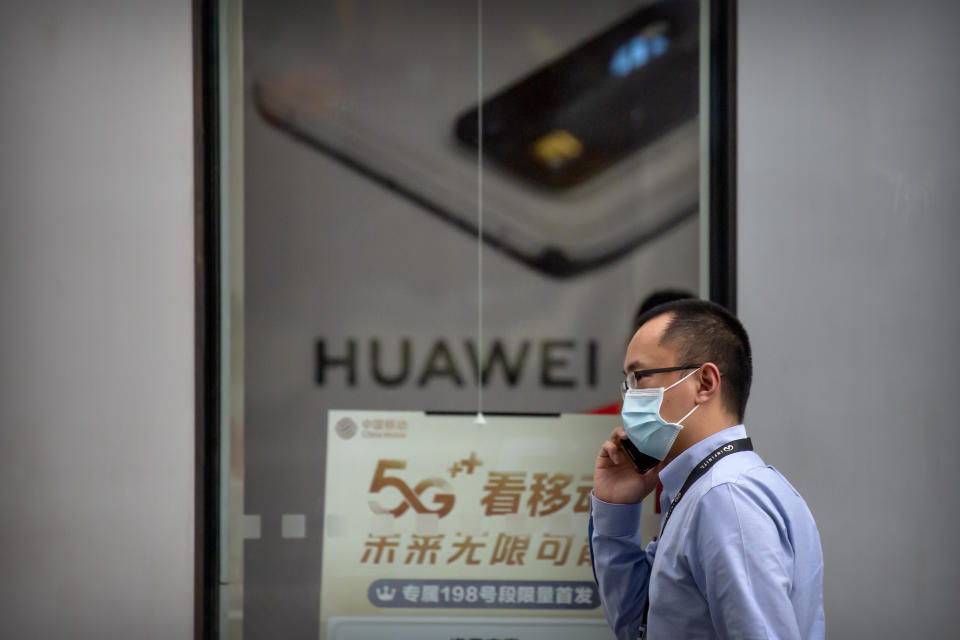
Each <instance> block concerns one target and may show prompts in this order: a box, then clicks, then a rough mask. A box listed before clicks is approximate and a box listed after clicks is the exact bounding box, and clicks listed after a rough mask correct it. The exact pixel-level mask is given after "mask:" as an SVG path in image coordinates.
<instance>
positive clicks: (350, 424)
mask: <svg viewBox="0 0 960 640" xmlns="http://www.w3.org/2000/svg"><path fill="white" fill-rule="evenodd" d="M334 431H336V432H337V435H338V436H340V437H341V438H343V439H344V440H349V439H350V438H352V437H353V436H355V435H357V423H356V422H354V421H353V420H351V419H350V418H341V419H340V420H337V424H336V426H335V427H334Z"/></svg>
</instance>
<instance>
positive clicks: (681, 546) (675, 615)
mask: <svg viewBox="0 0 960 640" xmlns="http://www.w3.org/2000/svg"><path fill="white" fill-rule="evenodd" d="M638 324H639V328H638V329H637V332H636V333H635V334H634V336H633V339H632V340H631V341H630V344H629V345H628V346H627V352H626V358H625V361H624V362H625V364H624V372H625V375H626V380H625V382H624V405H623V411H622V416H623V419H624V425H623V426H621V427H618V428H617V429H615V430H614V432H613V433H612V434H611V437H610V440H608V441H607V442H605V443H604V444H603V447H602V448H601V450H600V453H599V454H598V456H597V461H596V466H595V469H594V478H593V495H592V497H591V501H592V505H591V506H592V509H591V519H592V521H591V524H592V527H593V532H592V538H591V540H592V550H593V561H594V571H595V574H596V577H597V583H598V585H599V590H600V599H601V601H602V603H603V609H604V613H605V614H606V616H607V621H608V622H609V623H610V626H611V627H612V628H613V630H614V632H615V633H616V636H617V638H620V639H621V640H627V639H631V640H633V639H635V638H637V637H638V635H641V634H644V635H643V637H645V638H652V639H654V640H656V639H657V638H667V639H671V640H674V639H684V640H685V639H688V638H780V639H782V638H804V639H807V638H823V637H824V614H823V556H822V553H821V549H820V536H819V533H818V532H817V528H816V524H815V523H814V521H813V516H812V515H811V514H810V511H809V509H808V508H807V505H806V503H805V502H804V501H803V498H801V497H800V495H799V494H798V493H797V492H796V490H795V489H794V488H793V487H792V486H791V485H790V483H789V482H787V480H786V479H785V478H784V477H783V476H782V475H780V474H779V473H778V472H777V471H776V470H775V469H774V468H773V467H770V466H767V465H766V464H764V462H763V460H761V458H760V456H758V455H757V454H756V453H754V452H753V451H752V443H751V442H750V440H749V439H747V437H746V430H745V428H744V426H743V424H742V422H743V414H744V409H745V407H746V402H747V396H748V395H749V392H750V382H751V377H752V365H751V357H750V344H749V341H748V338H747V334H746V332H745V331H744V329H743V327H742V326H741V324H740V323H739V322H738V321H737V319H736V318H734V317H733V316H732V315H731V314H730V313H729V312H727V311H726V310H724V309H723V308H722V307H720V306H718V305H715V304H713V303H710V302H705V301H702V300H679V301H675V302H670V303H667V304H664V305H660V306H658V307H656V308H654V309H651V310H650V311H648V312H647V313H645V314H643V315H642V316H641V317H640V318H638ZM625 438H626V439H628V442H632V443H633V444H634V445H635V447H636V449H635V450H634V451H633V453H634V456H635V457H638V459H639V460H640V461H641V462H643V461H645V460H647V461H649V460H652V461H653V462H657V461H660V462H659V464H656V466H654V467H653V468H652V469H651V470H649V471H647V472H646V473H642V474H641V473H640V472H639V471H638V470H637V467H636V466H635V463H634V462H633V461H632V460H631V456H629V455H627V450H626V449H625V447H624V443H621V440H622V439H625ZM627 446H628V447H629V445H627ZM637 450H638V451H639V454H637V453H636V451H637ZM658 480H659V481H661V482H662V483H663V495H662V496H661V500H660V506H661V511H662V515H661V532H660V536H659V538H657V539H656V540H655V541H653V542H650V543H649V544H647V546H646V548H644V547H643V546H642V541H641V540H640V535H639V533H638V528H639V521H640V501H641V500H642V499H643V498H645V497H646V496H647V495H648V494H649V493H650V492H651V491H653V489H654V488H655V487H656V486H657V482H658ZM648 598H649V600H648Z"/></svg>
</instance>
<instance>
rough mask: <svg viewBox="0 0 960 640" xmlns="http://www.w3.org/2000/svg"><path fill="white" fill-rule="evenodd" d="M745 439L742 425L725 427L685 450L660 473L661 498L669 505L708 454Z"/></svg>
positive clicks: (745, 435) (745, 431)
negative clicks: (722, 446) (727, 444)
mask: <svg viewBox="0 0 960 640" xmlns="http://www.w3.org/2000/svg"><path fill="white" fill-rule="evenodd" d="M746 437H747V429H746V427H744V426H743V425H742V424H738V425H736V426H733V427H727V428H726V429H724V430H723V431H718V432H716V433H714V434H713V435H711V436H707V437H706V438H704V439H703V440H701V441H700V442H698V443H696V444H694V445H693V446H691V447H689V448H687V450H686V451H684V452H683V453H681V454H680V455H678V456H677V457H676V458H674V459H673V460H671V461H670V463H669V464H667V466H665V467H664V468H663V469H661V471H660V482H662V483H663V496H662V498H661V499H663V498H666V500H667V502H668V503H669V501H670V500H673V497H674V496H675V495H677V492H678V491H680V488H681V487H682V486H683V483H684V482H686V481H687V477H688V476H689V475H690V472H691V471H693V468H694V467H695V466H697V465H698V464H700V461H701V460H703V459H704V458H706V457H707V456H708V455H710V453H711V452H712V451H713V450H714V449H717V448H719V447H720V446H721V445H724V444H726V443H728V442H733V441H734V440H740V439H741V438H746Z"/></svg>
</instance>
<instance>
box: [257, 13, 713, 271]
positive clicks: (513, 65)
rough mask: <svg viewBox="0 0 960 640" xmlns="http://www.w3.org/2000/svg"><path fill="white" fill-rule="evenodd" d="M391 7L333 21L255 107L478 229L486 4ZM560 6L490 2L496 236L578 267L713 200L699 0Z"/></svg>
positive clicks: (531, 254) (267, 75)
mask: <svg viewBox="0 0 960 640" xmlns="http://www.w3.org/2000/svg"><path fill="white" fill-rule="evenodd" d="M466 4H468V5H469V4H470V3H466ZM377 6H378V11H379V13H380V14H382V15H379V18H378V19H377V20H370V21H367V22H360V21H353V22H351V23H350V24H349V25H348V27H349V28H347V27H342V28H341V29H340V31H338V30H337V29H336V25H333V26H327V25H324V27H323V28H328V29H330V31H329V33H326V34H325V32H322V31H321V35H320V36H318V38H317V39H316V41H315V42H314V43H313V46H314V48H315V50H314V51H312V53H311V56H308V57H307V58H305V59H310V60H313V61H314V62H313V63H312V64H304V63H300V64H299V65H298V67H297V68H295V69H287V70H284V69H282V68H281V69H279V70H277V69H274V70H271V71H263V72H262V73H260V74H259V75H258V76H257V77H256V78H254V80H253V98H254V104H255V105H256V108H257V109H258V111H259V112H260V114H261V115H262V116H263V117H264V118H265V119H266V120H267V121H269V122H270V123H271V124H273V125H274V126H276V127H278V128H279V129H281V130H283V131H285V132H287V133H289V134H291V135H293V136H294V137H295V138H296V139H298V140H300V141H302V142H304V143H306V144H308V145H309V146H311V147H312V148H314V149H316V150H318V151H319V152H321V153H322V154H323V155H324V156H326V157H327V158H330V159H333V160H335V161H337V162H339V163H341V164H343V165H345V166H347V167H349V168H351V169H352V170H354V171H357V172H358V173H360V174H361V175H363V176H365V177H367V178H369V179H371V180H372V181H374V182H376V183H378V184H380V185H381V186H382V187H383V188H385V189H388V190H390V191H391V192H393V193H395V194H396V195H398V196H399V197H401V198H404V199H406V200H407V201H409V202H412V203H414V204H416V205H417V206H418V207H419V208H420V209H422V210H423V211H425V212H428V213H430V214H433V215H435V216H437V217H438V218H440V219H442V220H444V221H446V222H449V223H452V224H454V225H455V226H456V227H458V228H460V229H463V230H464V231H466V232H468V233H471V234H475V233H476V232H477V221H478V204H477V197H478V196H477V184H478V172H477V170H478V167H477V162H478V158H477V133H478V128H477V124H478V116H479V110H478V108H477V103H478V100H477V76H476V73H477V55H478V52H477V48H476V15H475V14H474V13H470V12H465V8H470V7H466V5H462V3H440V4H437V5H432V4H431V10H430V11H413V10H411V8H415V7H418V6H419V5H416V4H415V3H414V4H411V3H404V2H390V3H381V4H379V5H377ZM471 6H472V5H471ZM545 6H547V5H546V4H545V3H529V4H528V3H502V4H492V3H491V4H488V5H487V6H486V7H485V10H484V18H483V39H484V44H485V45H486V49H485V51H487V53H485V54H483V55H484V61H485V62H484V73H483V78H484V79H485V81H486V82H485V83H484V98H483V123H484V124H483V136H484V145H483V152H484V169H485V171H484V181H483V216H484V224H483V239H484V240H485V241H486V242H487V243H489V244H490V245H492V246H494V247H496V248H497V249H499V250H501V251H503V252H504V253H506V254H508V255H510V256H512V257H514V258H516V259H518V260H519V261H521V262H523V263H524V264H526V265H528V266H531V267H533V268H534V269H536V270H538V271H539V272H541V273H543V274H546V275H549V276H553V277H570V276H575V275H578V274H581V273H585V272H588V271H590V270H591V269H595V268H597V267H601V266H604V265H607V264H611V263H613V262H615V261H617V260H618V259H620V258H622V257H624V256H626V255H628V254H630V253H631V252H633V251H634V250H636V249H638V248H639V247H641V246H643V245H644V244H646V243H648V242H651V241H653V240H655V239H656V238H658V237H660V236H661V235H662V234H664V233H665V232H667V231H669V230H670V229H672V228H674V227H676V226H677V225H679V224H680V223H682V222H683V221H685V220H687V219H689V218H690V217H691V216H695V215H697V213H698V211H699V148H700V138H699V126H698V105H699V102H698V87H699V84H698V77H699V76H698V73H699V47H698V33H699V32H698V24H699V3H697V2H696V1H695V0H675V1H671V2H658V3H653V4H650V3H624V2H619V3H604V4H602V5H596V4H595V3H569V4H565V5H564V6H563V10H562V11H559V10H558V11H556V12H550V11H544V7H545ZM550 6H553V5H550ZM631 6H632V8H630V9H629V10H628V11H624V7H631ZM638 7H639V8H638ZM471 11H472V10H471ZM341 32H342V33H341ZM521 36H522V37H521ZM541 41H542V42H541ZM547 50H549V51H556V52H557V53H554V54H553V55H551V56H549V57H544V56H543V54H542V52H543V51H547ZM371 60H375V61H376V64H371ZM487 87H489V90H488V89H487Z"/></svg>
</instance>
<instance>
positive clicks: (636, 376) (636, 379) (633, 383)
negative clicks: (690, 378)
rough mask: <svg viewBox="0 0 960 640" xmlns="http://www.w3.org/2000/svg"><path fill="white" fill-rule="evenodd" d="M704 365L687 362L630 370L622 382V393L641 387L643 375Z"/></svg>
mask: <svg viewBox="0 0 960 640" xmlns="http://www.w3.org/2000/svg"><path fill="white" fill-rule="evenodd" d="M702 366H703V365H700V364H685V365H683V366H682V367H663V368H662V369H640V370H638V371H628V372H627V376H626V378H624V380H623V382H621V383H620V395H621V396H623V395H626V393H627V391H629V390H630V389H640V388H642V387H641V386H640V379H641V378H643V376H652V375H653V374H655V373H667V372H669V371H689V370H690V369H699V368H700V367H702Z"/></svg>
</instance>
